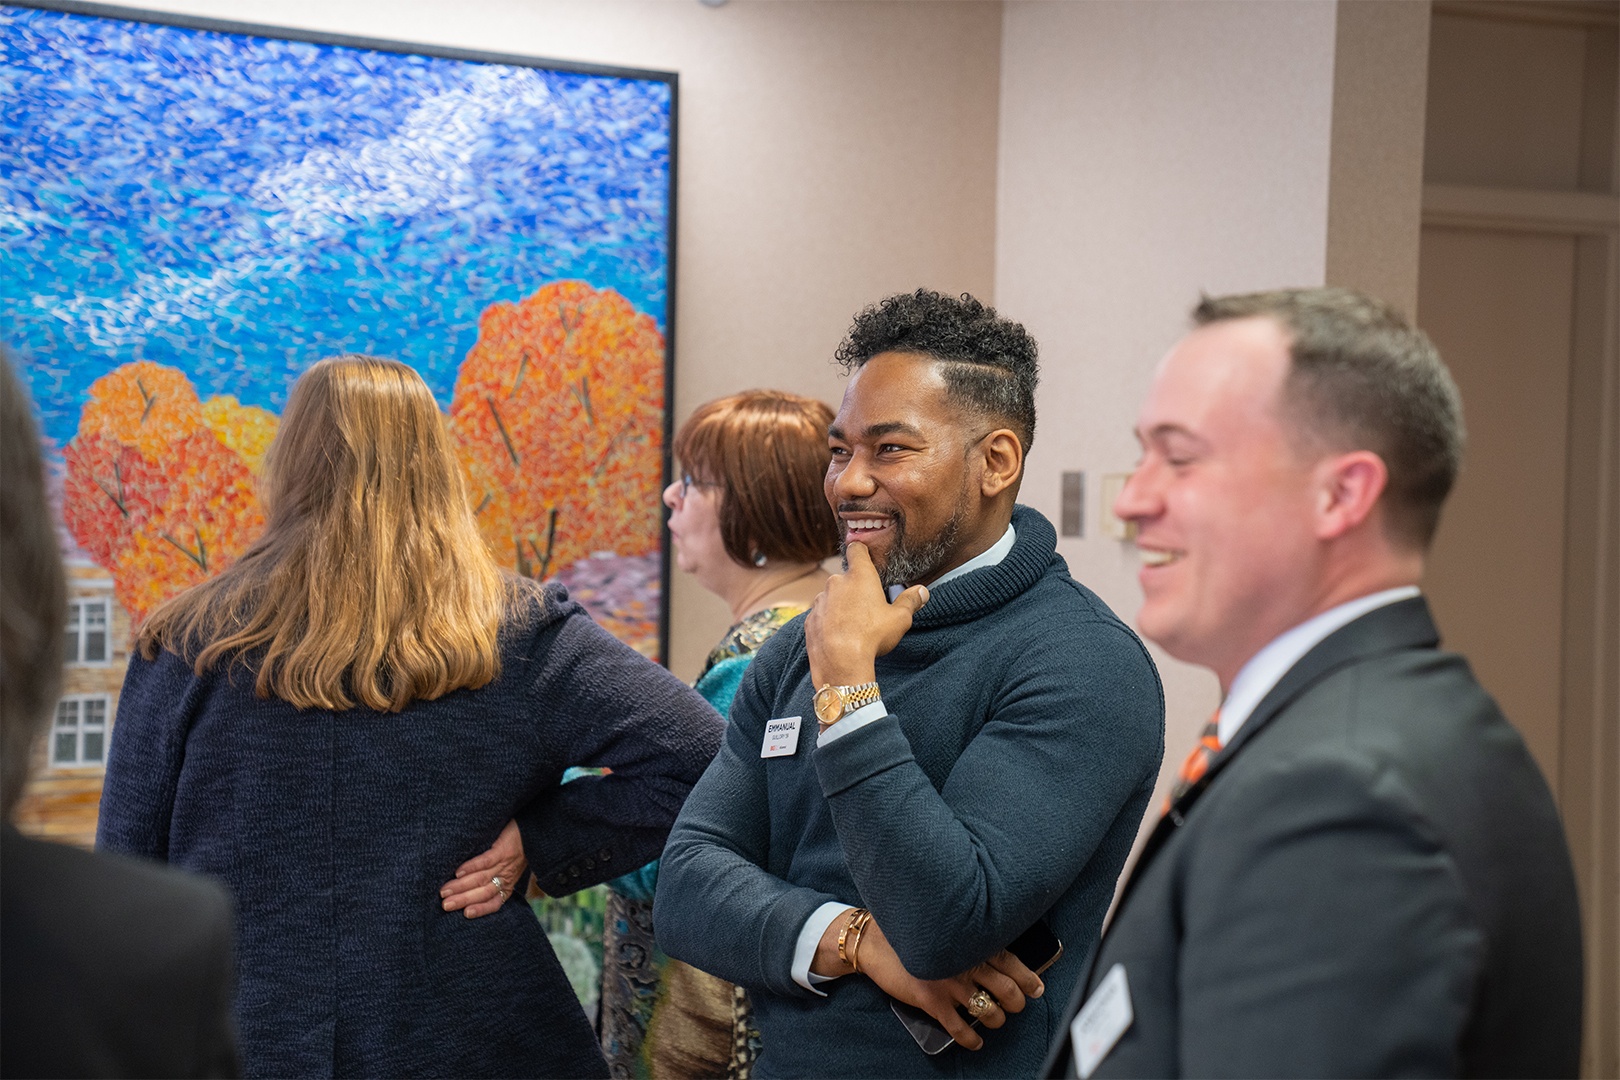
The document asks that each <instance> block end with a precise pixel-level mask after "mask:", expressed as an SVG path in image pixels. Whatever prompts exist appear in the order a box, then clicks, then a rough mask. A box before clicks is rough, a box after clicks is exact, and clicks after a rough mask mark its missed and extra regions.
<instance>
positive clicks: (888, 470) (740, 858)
mask: <svg viewBox="0 0 1620 1080" xmlns="http://www.w3.org/2000/svg"><path fill="white" fill-rule="evenodd" d="M837 356H838V360H839V361H840V363H842V364H843V365H844V366H845V367H846V368H847V369H849V370H850V371H851V377H850V381H849V385H848V388H847V389H846V391H845V394H844V399H843V403H842V405H841V407H840V409H839V412H838V416H837V418H836V419H835V421H834V423H833V425H832V428H831V430H830V433H829V442H830V445H831V449H832V461H831V464H830V465H829V467H828V470H827V480H826V492H827V499H828V502H829V503H830V504H831V505H832V507H833V510H834V512H835V513H836V514H837V516H838V520H839V528H840V532H841V534H842V539H843V549H844V557H845V572H844V573H842V574H839V575H835V576H834V577H833V578H831V579H830V580H829V582H828V583H827V587H826V589H825V590H824V591H823V592H822V594H821V595H820V596H819V597H818V598H817V599H816V601H815V604H814V606H813V607H812V609H811V610H810V612H808V613H807V614H806V615H805V616H804V617H803V618H801V619H799V620H796V621H794V622H792V623H790V624H788V625H787V626H786V627H785V628H784V629H783V630H781V631H780V632H779V633H778V634H777V636H776V637H775V638H773V639H772V640H771V641H769V642H768V643H767V644H766V645H765V646H764V647H763V648H762V649H761V650H760V651H759V653H758V656H757V659H756V660H755V661H754V665H753V667H752V668H751V669H750V670H749V672H748V673H747V675H746V676H745V678H744V681H743V683H742V686H741V688H740V689H739V691H738V694H737V697H736V700H735V702H734V704H733V706H732V711H731V724H730V725H729V727H728V729H727V731H726V735H725V740H724V742H723V744H722V747H721V751H720V754H719V756H718V757H717V758H716V759H715V761H714V763H713V764H712V765H711V766H710V767H709V769H708V771H707V772H705V773H704V775H703V778H702V780H700V781H699V783H698V784H697V786H696V787H695V788H694V789H693V791H692V795H691V797H690V798H689V799H688V801H687V803H686V806H685V807H684V809H683V810H682V812H681V815H680V817H679V819H678V820H677V822H676V825H675V828H674V831H673V832H672V833H671V835H670V840H669V844H668V846H667V847H666V848H665V852H664V860H663V869H662V876H661V877H660V880H659V883H658V890H657V895H656V898H655V901H654V921H655V924H656V926H657V931H658V935H659V938H660V940H661V941H662V942H663V944H664V946H665V948H666V949H667V951H668V952H669V953H670V955H672V956H675V957H678V958H680V959H682V960H685V961H687V962H688V963H691V964H694V965H696V966H698V967H701V968H703V969H704V970H706V971H711V972H714V973H715V974H717V975H719V976H721V977H723V978H726V979H730V980H732V981H733V982H736V983H738V984H741V985H743V986H746V987H747V988H748V989H749V991H750V993H751V994H752V995H753V998H754V1003H755V1009H756V1015H757V1019H758V1023H759V1028H760V1031H761V1034H762V1036H763V1042H764V1051H763V1054H762V1056H761V1057H760V1058H759V1060H758V1062H757V1063H756V1065H755V1074H756V1075H757V1076H803V1075H817V1076H880V1075H893V1076H1011V1075H1020V1074H1022V1075H1028V1074H1030V1073H1032V1072H1033V1071H1034V1070H1035V1068H1036V1067H1037V1066H1038V1065H1039V1063H1040V1060H1041V1057H1042V1055H1043V1054H1044V1052H1045V1047H1046V1043H1047V1042H1048V1041H1049V1039H1050V1037H1051V1036H1052V1035H1053V1034H1054V1033H1055V1032H1054V1028H1055V1025H1056V1023H1057V1020H1058V1017H1057V1015H1056V1012H1055V1009H1056V1007H1057V1006H1055V1005H1054V1004H1053V1003H1054V1002H1055V1003H1059V1004H1060V1003H1062V1002H1064V1001H1065V1000H1066V999H1067V998H1068V996H1069V993H1070V990H1071V989H1072V987H1073V984H1074V981H1075V979H1076V977H1077V975H1078V972H1079V968H1080V965H1081V964H1082V962H1083V961H1084V959H1085V957H1086V954H1087V953H1088V952H1089V951H1090V947H1091V944H1092V942H1093V941H1094V940H1095V939H1096V937H1097V935H1098V933H1099V929H1100V927H1101V924H1102V920H1103V915H1104V913H1105V912H1106V910H1107V908H1108V904H1109V901H1110V899H1111V897H1112V896H1113V890H1114V883H1115V880H1116V879H1117V877H1118V875H1119V872H1120V869H1121V867H1122V865H1123V864H1124V861H1125V857H1126V854H1127V852H1128V851H1129V849H1130V846H1131V842H1132V839H1133V838H1134V837H1135V835H1136V831H1137V826H1138V824H1139V823H1140V821H1141V819H1142V815H1143V812H1144V811H1145V809H1146V807H1147V804H1148V799H1149V796H1150V793H1151V791H1152V788H1153V783H1154V779H1155V777H1156V775H1157V773H1158V769H1159V762H1160V758H1161V756H1162V753H1163V739H1164V725H1163V719H1164V697H1163V692H1162V689H1161V687H1160V684H1159V679H1158V674H1157V672H1156V671H1155V669H1154V667H1153V663H1152V661H1151V660H1150V659H1149V657H1148V654H1147V652H1146V650H1145V649H1144V647H1143V646H1142V644H1141V642H1140V641H1139V640H1138V639H1137V637H1136V636H1135V635H1134V634H1133V633H1132V632H1131V631H1130V629H1129V628H1127V627H1126V626H1125V625H1124V623H1122V622H1121V621H1120V620H1119V619H1118V618H1117V617H1115V615H1114V614H1113V612H1111V611H1110V610H1109V609H1108V607H1107V606H1106V605H1105V604H1104V603H1103V602H1102V601H1101V600H1100V599H1098V598H1097V596H1096V595H1094V594H1093V593H1092V592H1090V591H1089V590H1088V589H1086V588H1085V587H1084V586H1082V585H1080V584H1079V583H1078V582H1076V581H1075V580H1074V579H1073V578H1071V577H1070V576H1069V573H1068V568H1067V566H1066V565H1065V563H1064V562H1063V560H1062V559H1061V558H1060V557H1059V556H1058V555H1057V554H1056V543H1057V540H1056V534H1055V532H1054V530H1053V528H1052V526H1051V524H1050V523H1049V522H1047V520H1046V519H1045V518H1044V517H1042V516H1041V515H1040V514H1038V513H1036V512H1035V511H1034V510H1031V509H1030V508H1028V507H1024V506H1017V505H1015V500H1016V496H1017V493H1018V487H1019V482H1020V481H1021V479H1022V477H1023V471H1024V456H1025V454H1026V452H1027V451H1028V449H1029V446H1030V441H1031V437H1032V436H1033V434H1034V428H1035V407H1034V400H1035V382H1036V347H1035V342H1034V341H1033V340H1032V338H1031V337H1030V335H1029V334H1028V333H1027V332H1026V331H1025V330H1024V328H1023V327H1022V326H1019V325H1018V324H1016V323H1013V322H1010V321H1008V320H1006V319H1001V318H998V317H997V315H996V313H995V311H994V310H993V309H991V308H988V307H985V306H984V305H983V304H980V303H979V302H978V301H976V300H974V299H973V298H972V297H970V296H963V297H961V298H960V299H956V298H952V297H947V296H942V295H940V294H938V293H934V292H930V291H927V290H919V291H917V292H915V293H912V294H906V295H899V296H893V297H890V298H888V299H887V300H884V301H883V302H882V303H881V304H878V305H876V306H874V307H871V308H868V309H867V310H865V311H863V312H862V313H861V314H860V315H858V316H857V317H856V319H855V323H854V326H853V327H852V329H851V331H850V334H849V337H848V338H847V339H846V340H845V342H844V343H843V345H842V346H841V347H840V348H839V350H838V354H837ZM818 727H819V730H818ZM1037 921H1043V922H1044V923H1045V924H1046V925H1047V927H1049V928H1050V930H1051V931H1052V932H1053V933H1054V934H1055V935H1056V936H1057V937H1058V938H1059V939H1060V940H1061V941H1063V942H1064V944H1065V946H1066V952H1065V953H1064V955H1063V956H1062V958H1061V959H1059V960H1058V962H1057V963H1056V964H1055V965H1053V966H1052V967H1051V968H1050V969H1049V970H1047V971H1046V973H1045V975H1044V976H1043V977H1037V976H1036V974H1035V973H1033V972H1031V971H1030V970H1029V969H1028V968H1027V967H1025V966H1024V965H1023V964H1022V963H1020V962H1019V961H1018V960H1017V959H1015V958H1014V957H1012V955H1011V954H1010V953H1008V952H1006V951H1004V950H1005V949H1006V947H1007V945H1008V944H1009V943H1011V942H1012V941H1014V939H1016V938H1017V937H1018V936H1019V935H1020V934H1021V933H1023V932H1024V931H1025V930H1027V929H1029V928H1030V927H1031V926H1032V925H1033V924H1035V923H1036V922H1037ZM890 998H896V999H899V1000H901V1001H904V1002H907V1003H910V1004H912V1005H915V1006H917V1007H920V1008H921V1009H923V1010H925V1011H926V1012H927V1013H929V1014H931V1015H932V1016H933V1017H934V1018H935V1019H936V1020H937V1021H939V1022H940V1023H941V1024H942V1025H943V1026H944V1027H945V1029H946V1030H947V1031H948V1032H949V1033H950V1034H951V1035H952V1036H954V1037H955V1039H956V1042H957V1045H956V1046H955V1047H951V1048H948V1049H946V1050H945V1051H943V1052H942V1053H939V1054H937V1055H934V1056H930V1055H927V1054H925V1053H924V1052H923V1051H922V1050H921V1049H919V1047H918V1045H917V1043H916V1042H915V1041H914V1040H913V1038H912V1036H911V1035H910V1033H909V1032H908V1031H907V1029H906V1027H904V1026H903V1025H902V1023H901V1022H900V1020H899V1019H898V1018H897V1017H896V1016H895V1014H894V1012H893V1011H892V1010H891V1008H890ZM959 1010H961V1011H959ZM966 1017H972V1018H974V1019H976V1020H978V1021H979V1024H980V1025H982V1027H980V1026H970V1024H969V1020H968V1019H967V1018H966Z"/></svg>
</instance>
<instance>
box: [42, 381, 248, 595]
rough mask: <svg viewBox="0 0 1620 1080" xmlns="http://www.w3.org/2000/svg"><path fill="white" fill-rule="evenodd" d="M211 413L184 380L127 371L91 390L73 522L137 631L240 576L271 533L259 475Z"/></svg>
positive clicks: (65, 508) (67, 507) (73, 453)
mask: <svg viewBox="0 0 1620 1080" xmlns="http://www.w3.org/2000/svg"><path fill="white" fill-rule="evenodd" d="M210 404H212V403H210ZM232 404H234V402H233V403H232ZM207 410H208V407H207V406H204V404H203V403H202V402H201V401H199V400H198V398H197V392H196V390H195V389H193V388H192V385H191V382H190V380H189V379H187V378H186V377H185V375H184V374H182V373H181V372H179V371H176V370H175V369H173V368H168V367H163V366H161V365H158V364H152V363H147V362H144V361H143V362H140V363H135V364H126V365H124V366H123V367H120V368H118V369H117V370H115V371H113V372H111V373H110V374H107V375H104V376H102V377H101V378H99V379H97V380H96V381H95V382H94V383H92V384H91V386H90V400H89V402H88V403H87V404H86V405H85V407H84V412H83V413H82V414H81V415H80V418H79V433H78V435H77V436H76V437H75V438H74V439H73V441H72V442H70V443H69V444H68V445H67V447H66V449H65V451H64V453H63V457H64V459H65V461H66V464H67V476H66V479H65V482H64V489H63V500H62V516H63V519H64V521H65V522H66V524H67V526H68V529H69V530H70V531H71V532H72V533H73V536H74V539H75V540H77V541H78V543H79V546H80V547H82V548H84V550H85V551H86V552H88V553H89V555H90V556H91V558H93V559H94V560H95V561H96V562H97V563H98V564H99V565H101V566H102V567H104V568H105V569H107V570H109V571H111V572H112V575H113V587H114V591H115V593H116V595H117V597H118V602H119V603H120V604H121V605H123V607H124V608H125V609H126V610H127V611H128V612H129V613H130V615H131V616H132V617H133V618H134V619H135V620H136V621H139V620H140V619H142V618H144V617H145V615H146V614H147V612H149V611H151V609H152V608H153V607H155V606H156V605H157V604H159V603H161V602H162V601H163V600H166V599H168V598H169V597H171V596H173V595H174V594H176V593H178V592H179V591H180V590H182V589H185V588H187V587H189V586H191V585H195V584H197V583H198V582H200V581H203V580H204V579H206V578H207V577H208V576H210V575H211V574H216V573H218V572H219V571H220V570H222V569H224V568H225V567H226V566H228V565H230V563H231V562H232V561H234V560H235V559H236V557H237V556H238V555H240V554H241V553H242V552H243V551H244V550H245V549H246V548H247V545H248V544H249V543H250V542H251V541H252V540H253V539H254V538H255V537H256V536H257V535H258V534H259V532H260V531H261V530H262V529H263V528H264V515H263V512H262V511H261V510H260V508H259V502H258V498H257V495H256V494H255V492H254V487H253V476H252V473H251V472H250V471H249V469H248V465H247V463H246V462H245V461H244V460H243V458H242V456H241V455H240V454H238V453H237V452H236V451H235V450H233V449H232V448H230V447H229V446H227V445H226V444H225V443H224V442H222V441H221V440H220V438H219V436H218V435H217V434H216V433H215V431H214V430H213V429H212V428H211V427H210V426H209V424H208V423H207V416H206V413H207ZM216 411H217V410H216ZM261 411H262V410H261ZM267 415H268V414H267Z"/></svg>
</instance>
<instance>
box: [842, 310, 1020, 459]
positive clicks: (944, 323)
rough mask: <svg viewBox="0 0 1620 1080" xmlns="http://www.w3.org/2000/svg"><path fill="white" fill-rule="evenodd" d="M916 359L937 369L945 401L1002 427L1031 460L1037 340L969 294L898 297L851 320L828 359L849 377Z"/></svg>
mask: <svg viewBox="0 0 1620 1080" xmlns="http://www.w3.org/2000/svg"><path fill="white" fill-rule="evenodd" d="M886 352H900V353H917V354H920V355H923V356H928V357H932V358H933V359H934V360H937V361H938V362H939V366H940V374H941V375H942V376H944V379H945V387H946V393H947V395H948V396H949V397H950V399H951V401H953V402H955V403H956V404H957V405H959V406H961V407H962V408H964V409H967V410H968V411H970V412H972V413H975V414H977V415H979V416H982V417H984V418H985V419H987V420H996V421H1000V422H1001V423H1004V424H1006V425H1007V426H1008V427H1009V428H1011V429H1012V430H1013V431H1014V432H1015V433H1016V434H1017V435H1018V439H1019V441H1020V442H1022V443H1023V444H1024V453H1026V454H1028V453H1029V448H1030V444H1031V443H1033V442H1034V441H1035V383H1036V380H1037V379H1038V378H1039V371H1038V367H1039V365H1038V364H1037V363H1036V348H1035V339H1034V338H1033V337H1031V336H1030V334H1029V331H1027V330H1025V329H1024V328H1023V327H1022V326H1020V325H1019V324H1018V323H1015V322H1013V321H1012V320H1010V319H1003V318H999V317H998V316H997V315H996V309H995V308H993V307H986V306H985V305H984V304H981V303H980V302H979V301H977V300H975V299H974V298H973V297H971V296H969V295H968V294H967V293H963V294H962V295H961V296H960V297H954V296H945V295H944V294H942V293H937V292H934V291H933V290H931V289H918V290H917V291H916V292H913V293H899V294H897V295H895V296H891V297H889V298H887V299H885V300H883V301H882V302H880V303H877V304H873V305H872V306H871V307H869V308H867V309H865V310H864V311H862V312H861V313H860V314H859V315H857V316H855V322H854V324H853V325H852V326H850V328H849V335H848V336H847V337H845V338H844V342H843V344H841V345H839V346H838V351H837V352H836V353H834V354H833V357H834V359H836V360H837V361H838V362H839V363H840V364H842V365H843V366H844V369H845V370H846V371H854V370H855V369H857V368H859V367H860V366H861V365H862V364H865V363H866V362H867V361H868V360H870V359H872V357H874V356H877V355H878V354H880V353H886Z"/></svg>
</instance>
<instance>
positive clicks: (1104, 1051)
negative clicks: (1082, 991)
mask: <svg viewBox="0 0 1620 1080" xmlns="http://www.w3.org/2000/svg"><path fill="white" fill-rule="evenodd" d="M1134 1019H1135V1014H1134V1010H1132V1008H1131V987H1130V984H1129V983H1128V982H1126V981H1125V965H1123V964H1115V965H1114V966H1113V967H1111V968H1109V969H1108V974H1107V975H1105V976H1103V980H1102V982H1100V983H1098V984H1097V989H1095V990H1093V991H1092V992H1091V998H1090V1000H1088V1001H1087V1002H1086V1004H1085V1007H1084V1008H1082V1009H1081V1010H1080V1013H1079V1015H1077V1016H1076V1017H1075V1018H1074V1023H1073V1024H1070V1025H1069V1038H1070V1040H1071V1042H1072V1043H1073V1045H1074V1071H1075V1075H1076V1076H1078V1077H1080V1080H1087V1078H1088V1077H1089V1076H1091V1074H1092V1073H1093V1072H1095V1071H1096V1070H1097V1066H1098V1065H1100V1064H1102V1059H1103V1058H1105V1057H1107V1056H1108V1051H1110V1050H1112V1049H1113V1048H1114V1044H1115V1043H1117V1042H1119V1037H1120V1036H1121V1035H1123V1034H1125V1029H1126V1028H1128V1027H1130V1026H1131V1021H1132V1020H1134Z"/></svg>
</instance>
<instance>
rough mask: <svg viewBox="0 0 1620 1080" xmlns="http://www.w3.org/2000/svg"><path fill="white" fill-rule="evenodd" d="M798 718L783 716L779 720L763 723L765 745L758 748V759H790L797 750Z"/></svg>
mask: <svg viewBox="0 0 1620 1080" xmlns="http://www.w3.org/2000/svg"><path fill="white" fill-rule="evenodd" d="M800 719H802V718H801V717H798V716H784V717H782V719H780V720H767V721H766V722H765V745H763V746H761V747H760V748H759V756H760V757H792V756H793V753H794V751H796V750H797V749H798V748H799V721H800Z"/></svg>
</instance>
